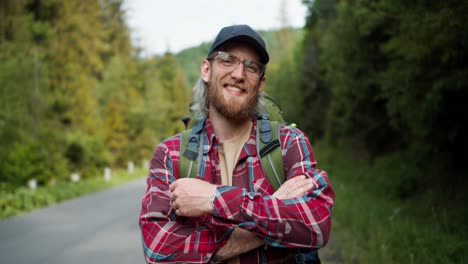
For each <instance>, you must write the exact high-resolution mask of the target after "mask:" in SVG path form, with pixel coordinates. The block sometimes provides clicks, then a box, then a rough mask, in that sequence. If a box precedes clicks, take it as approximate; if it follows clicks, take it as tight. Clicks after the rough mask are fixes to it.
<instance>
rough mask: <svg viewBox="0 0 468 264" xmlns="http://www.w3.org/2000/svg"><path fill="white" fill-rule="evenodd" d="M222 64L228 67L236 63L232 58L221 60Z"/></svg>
mask: <svg viewBox="0 0 468 264" xmlns="http://www.w3.org/2000/svg"><path fill="white" fill-rule="evenodd" d="M221 62H222V63H223V64H226V65H232V64H234V61H233V60H232V59H231V58H221Z"/></svg>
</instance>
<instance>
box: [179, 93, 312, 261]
mask: <svg viewBox="0 0 468 264" xmlns="http://www.w3.org/2000/svg"><path fill="white" fill-rule="evenodd" d="M264 98H265V99H266V103H267V112H263V113H259V114H257V116H256V118H257V141H258V144H257V153H259V154H260V164H261V166H262V169H263V170H264V172H265V174H266V176H267V179H268V181H269V182H270V184H271V185H272V186H273V189H274V190H275V191H276V190H277V189H278V188H279V187H280V186H281V184H283V183H284V182H285V181H286V176H285V173H284V163H283V155H282V153H281V143H280V140H279V136H280V126H281V125H282V124H286V122H284V119H283V117H282V111H281V107H280V106H279V103H278V102H277V101H276V100H275V99H274V98H273V97H271V96H268V95H264ZM270 116H272V117H273V118H272V120H271V119H270ZM182 121H183V123H184V125H185V127H186V130H184V131H183V132H181V140H180V153H181V156H180V160H179V178H195V177H196V176H197V173H198V171H199V170H200V164H199V162H198V161H199V159H200V158H199V157H201V156H202V155H203V149H202V148H200V146H203V144H204V143H203V137H200V135H201V133H202V131H203V127H204V125H205V119H202V120H199V121H198V122H197V123H196V124H195V125H194V126H193V127H192V128H189V127H190V125H192V124H193V122H192V119H191V118H190V117H189V116H186V117H184V118H182ZM289 125H290V126H291V127H296V124H294V123H292V124H289ZM299 252H300V253H298V254H297V256H296V263H301V264H320V259H319V257H318V251H317V250H312V251H307V250H306V251H304V250H303V249H300V250H299Z"/></svg>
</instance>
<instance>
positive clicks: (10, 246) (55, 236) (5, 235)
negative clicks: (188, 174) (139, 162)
mask: <svg viewBox="0 0 468 264" xmlns="http://www.w3.org/2000/svg"><path fill="white" fill-rule="evenodd" d="M144 191H145V182H144V177H143V178H141V179H138V180H136V181H132V182H130V183H128V184H125V185H122V186H118V187H114V188H112V189H108V190H105V191H102V192H98V193H95V194H91V195H87V196H83V197H81V198H78V199H73V200H70V201H67V202H64V203H61V204H58V205H56V206H53V207H50V208H45V209H40V210H36V211H34V212H32V213H29V214H25V215H21V216H18V217H14V218H10V219H7V220H5V221H3V222H0V263H1V264H23V263H24V264H26V263H35V264H59V263H60V264H62V263H68V264H75V263H76V264H78V263H80V264H82V263H86V264H94V263H96V264H102V263H115V264H119V263H122V264H123V263H125V264H129V263H132V264H133V263H145V261H144V259H143V253H142V247H141V239H140V233H139V227H138V215H139V211H140V201H141V197H142V196H143V193H144Z"/></svg>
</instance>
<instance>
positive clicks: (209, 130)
mask: <svg viewBox="0 0 468 264" xmlns="http://www.w3.org/2000/svg"><path fill="white" fill-rule="evenodd" d="M204 136H205V143H204V148H203V153H204V154H206V153H208V152H210V151H212V149H213V148H214V147H215V146H216V147H218V144H219V141H218V139H217V138H216V135H215V134H214V129H213V124H212V123H211V121H210V119H209V118H207V119H206V122H205V128H204ZM256 142H257V119H256V118H254V120H253V125H252V131H250V136H249V139H248V140H247V143H246V144H245V145H244V148H243V150H242V152H241V154H240V156H239V158H240V159H242V158H244V157H246V156H256V155H257V148H256Z"/></svg>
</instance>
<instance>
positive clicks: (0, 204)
mask: <svg viewBox="0 0 468 264" xmlns="http://www.w3.org/2000/svg"><path fill="white" fill-rule="evenodd" d="M146 174H147V169H143V168H136V169H135V172H134V173H133V174H130V173H127V172H126V171H125V170H117V171H113V172H112V178H111V180H110V181H105V180H104V178H103V177H99V178H89V179H83V180H81V181H79V182H60V183H57V184H55V185H51V186H42V187H38V188H37V189H36V190H30V189H28V188H26V187H22V188H18V189H16V190H15V191H13V192H6V191H0V220H2V219H5V218H8V217H12V216H16V215H19V214H22V213H26V212H30V211H32V210H34V209H37V208H42V207H47V206H51V205H53V204H56V203H59V202H61V201H65V200H68V199H71V198H76V197H78V196H81V195H84V194H88V193H93V192H97V191H100V190H104V189H106V188H110V187H112V186H116V185H120V184H122V183H124V182H128V181H130V180H133V179H137V178H140V177H142V176H143V175H146Z"/></svg>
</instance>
